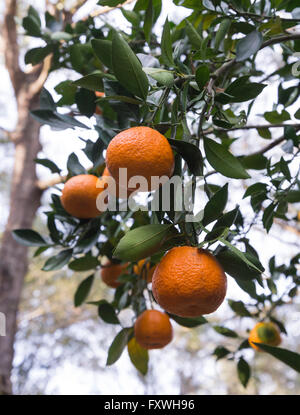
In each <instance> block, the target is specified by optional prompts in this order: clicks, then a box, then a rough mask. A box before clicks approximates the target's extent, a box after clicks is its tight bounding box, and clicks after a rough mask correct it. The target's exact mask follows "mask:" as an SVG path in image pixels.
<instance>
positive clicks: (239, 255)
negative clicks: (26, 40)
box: [14, 0, 300, 386]
mask: <svg viewBox="0 0 300 415" xmlns="http://www.w3.org/2000/svg"><path fill="white" fill-rule="evenodd" d="M119 3H120V2H119V0H116V1H115V0H100V1H99V3H98V4H99V5H103V6H112V7H115V6H117V5H118V4H119ZM121 3H122V1H121ZM123 3H124V1H123ZM162 3H163V2H162V1H161V0H138V1H137V2H136V3H135V5H134V7H133V9H132V10H128V9H125V8H121V12H122V13H123V16H124V17H125V19H127V21H128V25H127V26H128V27H130V29H129V30H126V32H122V31H121V30H120V28H116V27H112V26H111V25H110V24H109V23H102V25H101V27H100V28H99V27H98V25H97V17H96V14H95V15H93V16H94V17H91V16H90V17H88V18H86V19H83V20H79V21H78V22H77V23H76V24H72V25H70V24H69V25H68V24H67V25H66V26H65V28H64V31H63V32H62V31H61V30H62V29H61V27H62V25H61V22H60V20H59V16H56V17H54V16H52V15H51V14H49V13H48V12H47V13H46V14H45V16H44V19H43V21H45V26H43V25H42V23H41V19H40V16H39V15H38V13H37V12H36V10H34V9H33V8H32V7H30V8H29V10H28V15H27V16H26V17H24V19H23V27H24V29H25V30H26V32H27V35H28V36H34V37H38V38H41V39H42V40H43V41H44V46H41V47H37V48H33V49H30V50H29V51H28V52H27V53H26V55H25V62H26V63H31V64H33V65H35V64H38V63H40V62H41V61H42V60H43V59H44V58H45V57H46V56H48V55H49V54H51V55H52V64H51V71H56V70H57V69H60V68H67V69H72V70H73V71H75V72H76V74H77V75H78V79H77V80H76V81H74V82H72V81H70V80H65V81H63V82H61V83H59V84H58V85H56V87H55V90H56V92H57V94H59V95H60V99H59V100H58V101H57V102H55V101H54V99H53V97H52V96H51V94H50V93H49V92H48V91H47V90H45V89H44V90H43V91H42V93H41V99H40V108H39V109H37V110H35V111H33V112H32V116H33V118H35V119H36V120H38V121H39V122H40V123H41V124H48V125H50V126H51V127H53V128H55V129H60V130H64V129H67V128H73V129H77V130H78V135H79V136H80V129H85V130H88V129H91V130H93V132H94V133H95V132H96V133H97V134H98V139H97V140H91V139H87V140H84V141H85V142H84V146H83V149H82V151H83V152H84V154H85V155H86V156H87V158H88V159H89V160H90V163H91V167H90V169H89V170H88V171H87V170H86V169H85V168H84V167H83V166H82V165H81V164H80V163H79V161H78V157H77V156H76V154H74V153H72V154H71V155H70V156H69V158H68V162H67V169H68V175H67V180H68V181H67V185H65V186H64V185H63V183H62V184H61V186H62V188H63V186H64V189H63V197H62V198H61V193H59V192H58V191H57V189H56V190H55V189H54V190H53V193H52V203H51V205H50V207H49V209H48V210H47V212H45V214H46V217H47V223H48V228H49V235H48V236H41V235H39V234H38V233H37V232H35V231H33V230H28V229H22V230H20V229H17V230H15V231H14V236H15V238H16V239H17V240H18V241H19V242H20V243H23V244H26V245H29V246H36V247H38V248H37V251H36V255H40V254H42V253H43V252H45V251H46V250H47V249H49V248H55V249H56V250H57V253H56V254H55V255H54V256H52V257H51V258H50V259H48V260H47V262H46V263H45V265H44V267H43V270H44V271H49V270H56V269H60V268H62V267H64V266H66V265H67V266H68V267H69V269H71V270H73V271H77V272H78V271H79V272H80V271H82V272H85V271H90V272H91V275H90V276H89V277H87V278H86V279H84V280H83V281H82V283H81V284H80V286H79V287H78V290H77V292H76V293H75V306H80V305H82V304H83V303H84V302H85V301H86V299H87V296H88V294H89V291H90V289H91V286H92V284H97V283H98V282H97V279H96V280H95V276H96V275H98V270H99V269H100V268H101V265H102V271H101V273H102V278H103V280H104V281H106V282H107V283H108V284H109V285H110V286H111V287H114V290H115V291H114V297H113V300H112V301H111V302H108V301H106V300H104V299H99V301H96V302H94V303H93V304H94V305H95V306H96V307H97V310H98V314H99V317H100V318H101V319H102V320H103V321H104V322H105V323H107V324H115V325H120V320H119V316H118V315H119V313H120V312H121V311H122V310H123V309H125V308H130V309H132V310H133V312H134V314H135V318H134V320H133V322H134V327H131V326H129V327H121V329H120V331H119V333H118V335H117V336H116V338H115V339H114V340H113V341H112V345H111V347H110V349H109V351H108V359H107V364H108V365H111V364H113V363H114V362H115V361H116V360H117V359H118V358H119V357H120V355H121V353H122V351H123V349H124V348H125V347H126V346H127V345H128V351H129V355H130V358H131V360H132V362H133V364H134V365H135V366H136V367H137V368H138V369H139V370H140V371H141V372H142V373H144V374H145V373H146V372H147V364H148V351H147V348H157V347H163V346H164V345H166V344H167V343H169V342H170V341H171V339H172V327H171V326H170V321H172V320H174V321H175V322H176V323H178V324H180V325H183V326H185V327H190V328H193V327H196V326H198V325H203V324H211V323H210V322H209V317H208V318H206V317H204V316H203V314H205V315H206V314H208V313H211V312H213V311H215V310H216V308H218V306H219V305H220V304H221V303H222V301H223V300H224V296H225V293H226V279H227V277H226V274H227V275H228V278H229V280H230V278H233V279H235V281H236V282H237V284H238V285H239V287H240V288H241V289H242V290H243V291H245V292H246V293H247V294H248V295H249V297H250V299H251V300H250V302H249V304H247V305H245V304H244V303H243V302H242V301H232V300H228V303H229V306H230V307H231V309H232V310H233V312H234V313H235V315H236V317H237V318H248V319H249V321H252V325H251V326H252V327H254V329H253V330H254V331H252V335H251V343H250V344H249V342H248V339H247V337H248V336H247V335H246V336H245V337H244V340H243V341H242V342H241V341H240V339H241V336H240V335H241V333H239V335H238V334H237V333H236V332H235V331H233V330H231V329H229V328H227V327H226V325H225V326H223V325H222V323H221V325H213V328H214V329H215V330H216V331H217V332H218V333H220V334H222V335H224V336H228V337H232V338H236V348H235V349H231V350H229V349H227V348H225V347H224V346H222V345H216V348H215V350H214V352H213V353H214V354H215V356H216V358H217V359H221V358H223V359H224V358H228V359H231V360H233V361H235V362H236V364H237V369H238V375H239V378H240V380H241V382H242V384H243V385H244V386H246V385H247V382H248V380H249V377H250V373H251V370H250V366H249V364H248V363H247V361H246V358H245V354H244V350H245V349H246V348H248V347H250V346H252V347H253V348H255V349H257V350H259V351H262V350H264V351H265V352H267V353H269V354H271V355H273V356H274V357H276V358H277V359H279V360H281V361H283V362H284V363H286V364H287V365H289V366H290V367H292V368H293V369H295V370H296V371H298V372H299V371H300V355H299V354H297V353H296V352H295V351H290V350H287V349H283V348H280V347H278V344H279V342H280V338H281V334H283V333H284V334H286V331H285V327H284V325H283V323H282V322H281V321H279V320H278V318H277V317H276V311H277V309H278V308H279V307H280V306H282V305H284V304H286V303H290V302H291V301H292V299H293V298H294V297H295V296H296V294H297V288H298V286H299V284H300V279H299V259H300V254H298V255H297V256H294V257H293V258H290V262H289V263H288V264H278V261H276V258H275V257H274V256H273V257H271V258H270V260H269V264H268V268H267V269H264V267H263V265H262V264H261V261H260V259H259V255H258V253H257V251H256V250H255V247H254V246H252V244H251V241H250V238H249V231H250V230H251V228H252V226H253V225H256V226H259V227H261V229H262V231H263V232H264V233H265V238H266V241H267V240H268V239H267V238H268V232H269V231H270V229H271V227H272V225H273V222H274V221H275V220H276V221H277V222H280V223H281V224H285V223H289V224H290V226H292V227H294V228H296V226H297V215H296V214H294V213H293V212H294V211H295V209H294V210H293V208H292V204H294V203H297V202H300V182H299V178H298V176H299V171H298V170H297V166H298V165H299V152H300V150H299V143H300V140H299V137H300V136H299V133H298V131H299V129H300V125H299V122H298V121H297V120H299V119H300V108H299V109H298V110H296V111H295V109H294V110H291V108H293V107H294V106H293V107H292V104H295V102H296V100H297V98H298V95H299V65H298V64H297V62H296V63H295V57H294V58H293V55H294V54H295V52H297V51H298V52H300V32H299V29H298V31H297V22H299V20H300V16H299V8H298V7H297V6H298V0H265V1H259V2H257V1H250V0H239V1H236V0H231V1H220V0H202V1H200V0H197V1H195V0H174V1H173V3H174V4H175V5H176V6H184V7H186V8H187V9H188V10H190V14H189V16H188V17H186V18H184V19H183V20H182V21H181V22H180V23H179V24H177V25H175V24H174V23H173V22H172V21H169V20H168V19H166V21H165V23H164V24H163V28H162V33H161V34H159V35H158V34H157V32H159V30H156V29H157V27H156V29H155V24H156V22H157V19H158V17H159V16H160V13H161V9H162ZM282 12H285V13H283V14H282ZM282 15H284V16H285V17H281V16H282ZM277 44H280V45H281V51H282V57H281V58H282V62H283V65H282V67H281V68H280V69H278V70H276V71H274V72H272V73H268V72H266V73H264V72H262V71H261V70H259V69H258V68H257V59H256V57H257V54H258V53H264V52H260V51H266V50H267V49H268V48H273V47H274V46H275V45H277ZM296 56H297V55H296ZM274 79H276V80H277V82H278V94H277V96H276V97H274V99H273V101H274V102H273V108H272V111H267V112H263V110H262V112H263V113H262V114H261V117H262V120H263V123H262V124H259V125H253V123H251V117H252V107H253V104H254V103H255V100H256V98H257V97H258V96H259V95H260V94H261V93H262V91H263V90H264V89H265V88H266V89H267V88H268V83H267V81H269V80H274ZM291 79H293V80H294V82H293V85H292V86H289V87H286V85H285V82H286V81H288V80H291ZM61 108H69V112H68V113H67V114H66V111H64V112H62V111H61ZM77 116H85V117H89V118H91V117H94V118H92V120H93V121H94V125H93V127H88V126H87V125H86V124H85V122H84V118H81V119H80V121H79V120H78V119H77ZM133 127H143V129H139V128H138V129H137V128H133ZM145 127H147V128H151V129H152V130H150V129H147V128H145ZM279 127H281V128H282V129H283V135H282V136H281V137H279V138H278V137H277V136H276V138H274V137H273V134H274V132H275V131H276V128H279ZM247 129H253V130H254V135H256V143H257V144H256V145H257V147H258V148H256V149H253V151H252V152H251V153H250V154H249V153H248V152H247V154H238V155H235V152H236V151H233V149H236V148H239V147H238V143H239V142H240V141H242V140H243V134H242V133H241V134H240V137H239V138H238V139H237V138H233V137H232V136H231V134H230V132H232V131H234V130H240V131H241V132H242V131H245V130H247ZM125 130H127V131H125ZM124 131H125V133H124V134H121V139H120V134H119V133H121V132H124ZM128 131H129V132H128ZM141 131H144V132H145V131H148V133H149V134H148V133H147V134H145V135H142V134H141ZM117 134H118V137H119V138H115V136H116V135H117ZM163 136H164V137H165V138H164V137H163ZM124 137H125V139H124ZM161 137H162V138H161ZM117 140H120V141H117ZM124 140H125V141H124ZM147 140H149V141H147ZM151 140H154V141H153V142H152V141H151ZM155 140H162V141H161V143H163V145H161V147H155V146H156V144H155V143H157V141H155ZM164 140H165V141H164ZM167 140H168V141H167ZM264 140H267V141H265V142H266V143H267V144H263V143H264ZM128 143H129V144H130V146H131V147H130V146H129V147H128V148H127V147H126V146H127V144H128ZM260 143H261V144H260ZM233 144H234V146H233ZM279 145H281V148H280V150H279V152H280V153H281V154H280V157H278V158H276V157H274V158H271V157H268V151H269V150H270V149H272V148H274V147H276V146H279ZM109 146H110V147H109ZM232 146H233V149H232ZM107 147H109V150H108V151H107V152H106V149H107ZM170 148H172V151H173V154H174V160H172V154H171V152H170ZM240 148H242V147H240ZM124 149H125V150H124ZM160 150H161V151H160ZM152 151H153V152H152ZM154 154H155V157H153V155H154ZM105 155H108V159H107V160H106V161H107V168H106V170H105V172H104V176H105V177H108V176H111V175H112V176H113V177H114V178H115V179H116V180H117V181H118V180H119V177H118V176H117V173H116V171H117V169H118V167H126V168H127V169H129V170H130V169H131V170H130V171H133V172H134V174H141V175H145V174H146V176H147V174H148V176H149V172H150V175H151V174H155V172H157V171H160V166H164V163H165V165H166V166H167V167H166V170H167V171H168V172H169V173H168V175H170V174H171V173H172V172H173V173H172V174H173V176H175V175H176V176H179V177H181V178H182V177H185V176H187V175H189V176H192V179H191V183H192V186H191V187H192V192H191V195H190V199H192V200H193V199H194V196H195V192H198V193H199V192H200V195H201V199H202V200H207V203H206V204H205V206H204V207H203V209H202V210H201V211H200V213H198V214H197V215H194V216H193V213H192V211H191V209H190V208H188V207H186V205H185V204H184V205H182V207H181V209H179V210H178V209H175V203H174V201H173V199H174V194H175V195H177V198H178V194H179V193H178V188H176V186H174V187H172V189H173V190H172V191H171V193H170V195H171V197H170V199H172V200H171V203H170V207H169V208H167V209H166V208H164V207H163V206H162V204H161V203H160V201H161V200H162V192H163V189H164V186H162V187H161V188H158V189H156V190H155V191H154V192H153V191H152V192H149V193H148V196H147V197H148V202H149V209H127V210H126V211H124V209H121V204H119V203H117V205H116V207H115V209H114V210H113V211H112V210H107V211H104V212H102V213H101V212H100V211H96V213H95V203H96V201H95V200H96V197H97V195H98V193H97V191H96V187H95V186H96V184H95V183H96V181H97V180H96V177H99V176H101V175H102V173H103V171H104V169H105V167H106V166H105ZM166 157H167V158H168V160H167V162H166ZM141 161H142V162H141ZM36 162H37V163H39V164H42V165H43V166H46V167H48V168H49V169H50V170H51V172H53V173H59V174H60V173H61V171H60V169H59V168H58V167H57V166H56V164H55V163H54V162H53V161H51V160H46V159H38V160H36ZM147 163H148V164H147ZM143 166H144V167H143ZM145 166H147V168H145ZM295 166H296V168H295ZM145 170H147V172H146V171H145ZM93 176H94V177H93ZM148 176H147V177H146V178H147V180H148V179H149V177H148ZM199 176H200V181H199V180H198V181H197V180H196V177H199ZM215 178H218V180H217V182H218V183H220V182H223V183H225V184H224V185H223V186H220V185H217V184H216V180H214V179H215ZM62 181H64V179H62ZM239 181H240V182H241V181H243V185H244V186H245V187H246V189H245V192H244V196H243V197H244V199H246V201H248V203H249V209H248V210H247V211H246V212H247V213H246V214H245V213H244V212H243V209H241V208H240V206H239V204H236V206H235V207H234V208H233V209H231V210H230V209H228V207H227V202H228V195H229V193H230V192H232V188H233V186H234V185H235V184H236V183H237V182H239ZM100 182H101V180H100ZM199 183H200V184H201V186H200V190H199V189H198V187H199V186H198V184H199ZM126 187H127V184H126V183H125V195H124V194H123V196H124V197H125V198H126V197H128V196H129V195H130V193H131V192H132V191H133V189H131V188H129V189H128V188H126ZM123 190H124V189H123ZM153 194H155V195H156V196H158V201H159V203H158V209H155V210H154V209H152V210H151V206H150V200H151V198H152V197H153ZM107 196H108V197H109V198H111V195H109V194H108V195H107ZM123 204H124V202H123ZM85 206H86V207H85ZM82 210H83V213H82ZM76 212H77V213H76ZM78 212H81V213H80V214H79V213H78ZM87 212H90V213H87ZM91 212H92V213H91ZM249 212H250V213H249ZM251 212H252V213H251ZM194 213H195V212H194ZM187 214H189V215H190V216H192V220H189V221H188V220H187V219H186V215H187ZM166 252H167V254H166ZM105 258H106V262H105V260H104V259H105ZM297 271H298V274H297ZM225 273H226V274H225ZM149 274H151V275H150V278H149ZM152 274H153V279H152V285H153V292H152V286H151V278H152ZM279 276H281V277H284V278H286V280H287V281H289V282H290V284H289V288H288V290H287V292H285V293H284V294H283V295H279V294H278V293H277V286H278V278H279ZM258 288H259V289H258ZM153 294H154V295H153ZM159 305H161V306H162V307H161V308H160V307H159ZM151 306H152V307H153V308H155V309H157V312H156V313H148V314H147V313H146V314H145V312H146V311H145V310H146V309H149V308H151ZM160 313H164V314H160ZM251 319H252V320H251ZM256 324H258V325H257V326H256ZM252 327H250V328H252ZM280 332H281V334H280ZM135 334H136V336H135ZM258 343H259V347H258V346H257V344H258Z"/></svg>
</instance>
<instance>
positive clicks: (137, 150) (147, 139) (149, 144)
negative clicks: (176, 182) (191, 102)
mask: <svg viewBox="0 0 300 415" xmlns="http://www.w3.org/2000/svg"><path fill="white" fill-rule="evenodd" d="M106 165H107V168H108V170H109V172H110V174H111V175H112V177H113V178H114V179H115V180H116V181H117V182H119V169H120V168H126V169H127V179H128V181H129V179H131V178H132V177H134V176H142V177H144V178H145V179H146V181H147V186H148V187H147V186H146V187H145V186H141V188H140V189H141V191H148V190H154V189H155V188H158V187H159V186H158V185H154V184H151V177H153V176H157V177H162V176H167V177H170V176H171V175H172V173H173V170H174V156H173V152H172V148H171V146H170V144H169V142H168V140H167V139H166V138H165V137H164V136H163V135H162V134H160V133H159V132H158V131H156V130H153V129H152V128H149V127H132V128H129V129H128V130H124V131H122V132H121V133H119V134H117V135H116V136H115V137H114V138H113V139H112V140H111V142H110V143H109V145H108V148H107V152H106ZM131 188H132V187H131Z"/></svg>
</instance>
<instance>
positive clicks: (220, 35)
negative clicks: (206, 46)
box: [215, 18, 231, 50]
mask: <svg viewBox="0 0 300 415" xmlns="http://www.w3.org/2000/svg"><path fill="white" fill-rule="evenodd" d="M230 26H231V19H228V18H225V19H223V20H222V22H221V23H220V27H219V29H218V31H217V33H216V37H215V50H218V49H219V46H220V44H221V42H222V41H223V40H224V38H225V36H226V35H227V33H228V31H229V29H230Z"/></svg>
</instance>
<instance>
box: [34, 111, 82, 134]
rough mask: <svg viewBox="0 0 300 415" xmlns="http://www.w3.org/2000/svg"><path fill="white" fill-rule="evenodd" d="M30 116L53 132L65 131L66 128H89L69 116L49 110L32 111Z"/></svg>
mask: <svg viewBox="0 0 300 415" xmlns="http://www.w3.org/2000/svg"><path fill="white" fill-rule="evenodd" d="M30 114H31V116H32V117H33V118H34V119H35V120H36V121H38V122H39V123H41V124H48V125H50V127H52V128H53V129H54V130H65V129H67V128H75V127H79V128H87V129H88V128H89V127H87V126H86V125H84V124H83V123H82V122H80V121H77V120H76V119H75V118H72V117H70V116H69V115H63V114H59V113H58V112H55V111H51V110H45V109H41V110H34V111H31V112H30Z"/></svg>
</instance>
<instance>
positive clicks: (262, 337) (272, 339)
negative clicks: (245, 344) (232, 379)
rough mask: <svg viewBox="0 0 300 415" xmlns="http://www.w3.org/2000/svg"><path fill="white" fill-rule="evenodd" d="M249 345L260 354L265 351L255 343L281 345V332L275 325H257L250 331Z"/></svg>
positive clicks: (262, 323) (263, 323)
mask: <svg viewBox="0 0 300 415" xmlns="http://www.w3.org/2000/svg"><path fill="white" fill-rule="evenodd" d="M248 341H249V344H250V346H251V347H253V349H255V350H258V351H259V352H261V351H263V350H262V349H260V348H259V346H256V344H254V343H264V344H267V345H269V346H278V345H279V344H280V343H281V336H280V331H279V330H278V328H277V326H276V325H275V324H274V323H271V322H269V323H265V322H261V323H257V324H256V325H255V326H254V327H253V329H252V330H251V331H250V334H249V338H248Z"/></svg>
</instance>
